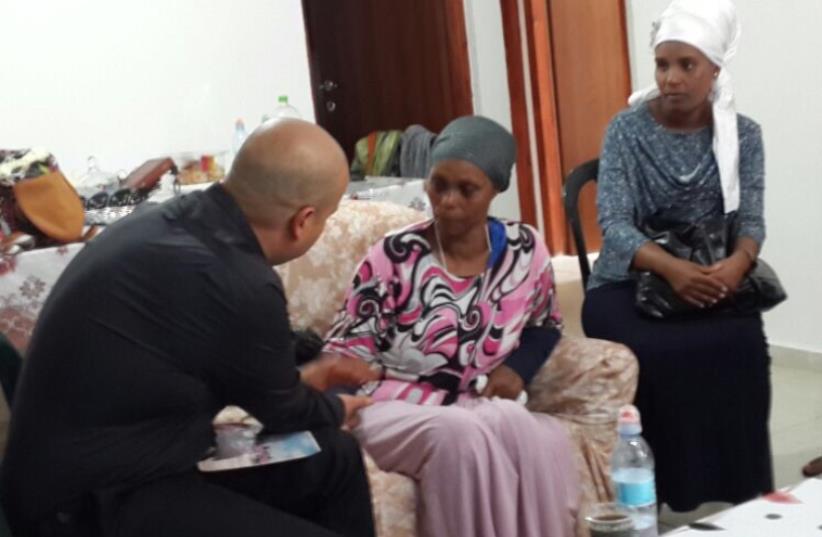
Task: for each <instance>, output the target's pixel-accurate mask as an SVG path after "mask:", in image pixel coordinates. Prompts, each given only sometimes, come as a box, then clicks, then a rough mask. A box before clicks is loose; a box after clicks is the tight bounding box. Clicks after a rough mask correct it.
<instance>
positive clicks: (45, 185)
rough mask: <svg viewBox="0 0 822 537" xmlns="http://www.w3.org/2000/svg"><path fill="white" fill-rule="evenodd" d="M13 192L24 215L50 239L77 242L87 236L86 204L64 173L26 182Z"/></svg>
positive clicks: (55, 172)
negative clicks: (85, 234)
mask: <svg viewBox="0 0 822 537" xmlns="http://www.w3.org/2000/svg"><path fill="white" fill-rule="evenodd" d="M12 190H13V192H14V198H15V200H16V202H17V207H18V208H19V209H20V212H21V213H22V214H23V216H25V218H26V220H28V221H29V222H31V224H32V225H33V226H34V227H36V228H37V229H38V230H39V231H40V232H41V233H43V234H44V235H46V236H47V237H50V238H52V239H54V240H56V241H58V242H73V241H77V240H80V238H81V237H82V236H83V224H84V223H85V211H84V210H83V202H82V201H81V200H80V196H78V195H77V191H76V190H74V187H72V186H71V184H70V183H69V182H68V180H66V177H65V176H64V175H63V174H62V172H60V171H52V172H49V173H47V174H45V175H41V176H40V177H33V178H30V179H22V180H20V181H18V182H16V183H15V184H14V186H13V187H12Z"/></svg>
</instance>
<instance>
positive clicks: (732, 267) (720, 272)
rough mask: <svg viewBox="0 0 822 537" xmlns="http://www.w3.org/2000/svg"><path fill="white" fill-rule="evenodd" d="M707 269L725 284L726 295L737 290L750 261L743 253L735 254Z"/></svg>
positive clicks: (749, 267) (748, 268) (749, 265)
mask: <svg viewBox="0 0 822 537" xmlns="http://www.w3.org/2000/svg"><path fill="white" fill-rule="evenodd" d="M708 268H709V270H710V271H711V272H710V273H711V275H712V276H713V277H715V278H717V279H718V280H719V281H721V282H722V283H723V284H725V287H727V288H728V294H733V293H735V292H736V290H737V288H739V284H740V283H741V282H742V279H743V278H744V277H745V274H747V273H748V271H749V270H750V269H751V260H750V258H749V257H748V255H747V254H745V252H736V253H734V254H733V255H731V256H730V257H728V258H726V259H723V260H722V261H720V262H719V263H714V264H713V265H711V266H710V267H708Z"/></svg>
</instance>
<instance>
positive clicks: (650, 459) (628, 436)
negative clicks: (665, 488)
mask: <svg viewBox="0 0 822 537" xmlns="http://www.w3.org/2000/svg"><path fill="white" fill-rule="evenodd" d="M617 427H618V430H619V442H618V443H617V447H616V449H615V450H614V454H613V456H612V457H611V478H612V479H613V480H614V486H615V487H616V494H617V503H619V504H620V505H622V506H624V507H626V508H628V509H630V510H631V511H632V513H633V514H632V517H633V519H634V528H635V532H636V535H637V537H657V520H656V514H657V511H656V485H655V482H654V455H653V454H652V453H651V448H650V447H648V444H647V442H645V440H644V439H643V438H642V436H640V433H641V432H642V423H641V421H640V418H639V411H638V410H637V409H636V407H635V406H633V405H625V406H623V407H622V408H620V409H619V421H618V425H617Z"/></svg>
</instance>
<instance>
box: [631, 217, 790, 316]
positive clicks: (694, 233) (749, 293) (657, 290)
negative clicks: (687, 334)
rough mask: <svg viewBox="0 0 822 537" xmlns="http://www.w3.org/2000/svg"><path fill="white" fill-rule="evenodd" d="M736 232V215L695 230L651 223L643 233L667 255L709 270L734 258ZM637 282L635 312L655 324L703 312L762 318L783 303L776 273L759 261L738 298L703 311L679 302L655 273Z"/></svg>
mask: <svg viewBox="0 0 822 537" xmlns="http://www.w3.org/2000/svg"><path fill="white" fill-rule="evenodd" d="M737 229H738V227H737V219H736V213H735V212H734V213H729V214H727V215H723V216H719V217H716V218H711V219H707V220H705V221H702V222H698V223H695V224H675V223H670V222H665V221H662V220H658V219H656V220H655V219H652V220H651V221H649V223H648V224H647V225H646V226H645V227H644V228H643V229H641V231H642V232H643V233H645V235H646V236H648V237H649V238H650V239H651V240H652V241H654V242H655V243H657V244H658V245H659V246H661V247H662V248H663V249H664V250H665V251H667V252H668V253H669V254H671V255H673V256H675V257H678V258H680V259H686V260H688V261H692V262H694V263H697V264H699V265H704V266H709V265H713V264H714V263H717V262H718V261H721V260H722V259H725V258H726V257H728V256H729V255H730V254H732V253H733V251H734V242H735V238H736V236H737ZM636 279H637V285H636V307H637V309H638V310H639V311H640V312H641V313H643V314H645V315H647V316H649V317H655V318H658V319H665V318H669V317H679V316H687V315H692V314H695V313H704V312H706V311H710V312H719V311H734V312H738V313H755V312H763V311H767V310H769V309H771V308H773V307H774V306H776V305H777V304H779V303H780V302H782V301H783V300H785V299H786V298H787V294H786V293H785V289H784V288H783V287H782V284H781V283H780V282H779V278H778V277H777V276H776V272H774V270H773V268H771V266H770V265H768V264H767V263H766V262H765V261H763V260H762V259H761V258H760V259H758V260H757V261H756V264H755V266H754V267H753V268H752V269H751V270H750V271H749V272H748V274H747V275H746V276H745V277H744V278H743V280H742V282H741V283H740V284H739V288H738V289H737V290H736V293H734V294H733V295H732V296H731V297H729V298H728V299H725V300H723V301H721V302H719V303H718V304H716V305H715V306H713V307H711V308H707V309H700V308H697V307H695V306H693V305H691V304H689V303H688V302H685V301H684V300H682V299H681V298H679V296H678V295H677V294H676V293H675V292H674V290H673V288H672V287H671V286H670V285H669V284H668V282H667V281H666V280H665V279H664V278H662V277H661V276H658V275H657V274H654V273H653V272H649V271H641V272H637V273H636Z"/></svg>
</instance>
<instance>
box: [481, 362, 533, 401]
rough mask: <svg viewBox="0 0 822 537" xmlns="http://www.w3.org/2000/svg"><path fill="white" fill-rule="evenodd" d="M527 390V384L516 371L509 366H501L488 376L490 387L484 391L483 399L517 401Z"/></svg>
mask: <svg viewBox="0 0 822 537" xmlns="http://www.w3.org/2000/svg"><path fill="white" fill-rule="evenodd" d="M524 389H525V382H523V380H522V377H520V376H519V375H518V374H517V373H516V371H514V370H513V369H511V368H510V367H508V366H507V365H499V366H497V368H496V369H494V370H493V371H491V374H490V375H488V385H487V386H486V387H485V389H484V390H483V391H482V394H481V395H482V396H483V397H489V398H490V397H502V398H503V399H512V400H516V399H517V397H519V394H520V392H522V390H524Z"/></svg>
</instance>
